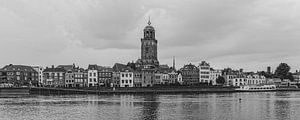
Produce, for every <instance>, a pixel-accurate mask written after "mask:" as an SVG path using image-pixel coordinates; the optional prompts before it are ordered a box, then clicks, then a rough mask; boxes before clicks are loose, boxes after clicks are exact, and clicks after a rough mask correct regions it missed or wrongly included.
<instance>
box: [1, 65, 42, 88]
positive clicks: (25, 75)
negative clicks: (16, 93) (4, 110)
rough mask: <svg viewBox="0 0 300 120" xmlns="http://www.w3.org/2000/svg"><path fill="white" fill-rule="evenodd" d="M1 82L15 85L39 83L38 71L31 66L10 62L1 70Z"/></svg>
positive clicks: (35, 84)
mask: <svg viewBox="0 0 300 120" xmlns="http://www.w3.org/2000/svg"><path fill="white" fill-rule="evenodd" d="M0 82H1V83H11V84H14V85H15V86H22V85H34V86H37V85H38V82H39V81H38V72H37V71H35V70H34V69H33V68H32V67H30V66H25V65H13V64H9V65H6V66H4V67H3V68H2V70H1V81H0Z"/></svg>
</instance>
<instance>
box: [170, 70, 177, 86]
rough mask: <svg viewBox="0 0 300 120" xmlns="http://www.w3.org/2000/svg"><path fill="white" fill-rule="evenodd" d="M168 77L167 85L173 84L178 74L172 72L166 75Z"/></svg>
mask: <svg viewBox="0 0 300 120" xmlns="http://www.w3.org/2000/svg"><path fill="white" fill-rule="evenodd" d="M168 75H169V84H175V83H176V82H177V77H178V74H177V72H176V71H175V70H172V71H171V72H169V73H168Z"/></svg>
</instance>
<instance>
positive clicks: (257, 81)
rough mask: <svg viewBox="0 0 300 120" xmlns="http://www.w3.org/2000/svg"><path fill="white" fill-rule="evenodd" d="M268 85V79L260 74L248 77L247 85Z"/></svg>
mask: <svg viewBox="0 0 300 120" xmlns="http://www.w3.org/2000/svg"><path fill="white" fill-rule="evenodd" d="M266 83H267V80H266V77H265V76H263V75H259V74H250V75H247V85H264V84H266Z"/></svg>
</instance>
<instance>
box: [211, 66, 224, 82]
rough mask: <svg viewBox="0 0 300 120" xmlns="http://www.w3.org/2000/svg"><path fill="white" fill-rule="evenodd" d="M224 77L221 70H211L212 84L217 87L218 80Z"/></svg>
mask: <svg viewBox="0 0 300 120" xmlns="http://www.w3.org/2000/svg"><path fill="white" fill-rule="evenodd" d="M220 76H222V70H220V69H212V68H211V69H210V77H209V79H210V82H211V83H212V85H217V79H218V77H220Z"/></svg>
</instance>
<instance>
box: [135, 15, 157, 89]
mask: <svg viewBox="0 0 300 120" xmlns="http://www.w3.org/2000/svg"><path fill="white" fill-rule="evenodd" d="M143 32H144V37H143V38H142V39H141V59H138V60H137V61H136V67H137V68H138V69H139V71H140V72H141V86H142V87H148V86H153V85H154V83H155V71H156V69H157V68H159V61H158V59H157V40H156V38H155V29H154V27H152V26H151V22H150V20H149V21H148V25H147V26H146V27H145V28H144V31H143Z"/></svg>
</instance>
